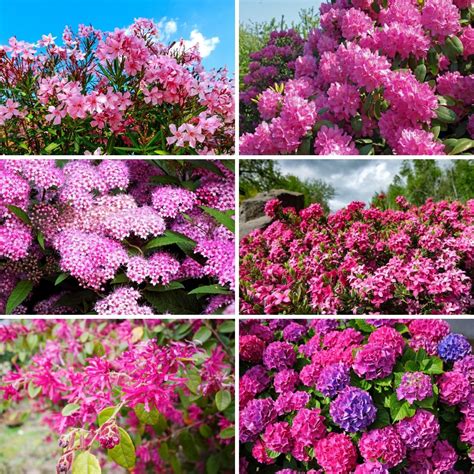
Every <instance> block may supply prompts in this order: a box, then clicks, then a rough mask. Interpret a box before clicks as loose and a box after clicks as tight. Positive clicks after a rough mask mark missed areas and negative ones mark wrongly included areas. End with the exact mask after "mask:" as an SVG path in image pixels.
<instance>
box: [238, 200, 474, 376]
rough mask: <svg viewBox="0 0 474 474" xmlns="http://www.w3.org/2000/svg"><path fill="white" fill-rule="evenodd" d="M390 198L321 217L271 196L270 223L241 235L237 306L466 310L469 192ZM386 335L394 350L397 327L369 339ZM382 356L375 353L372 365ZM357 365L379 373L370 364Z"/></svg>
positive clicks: (245, 309) (473, 254)
mask: <svg viewBox="0 0 474 474" xmlns="http://www.w3.org/2000/svg"><path fill="white" fill-rule="evenodd" d="M397 202H399V206H400V209H399V210H391V209H387V210H382V209H379V208H377V207H371V208H369V209H366V208H365V205H364V203H362V202H353V203H351V204H349V205H348V206H347V207H345V208H343V209H341V210H339V211H337V212H335V213H333V214H330V215H328V216H326V215H324V214H322V213H321V212H310V208H308V209H306V210H302V211H301V212H300V213H299V215H296V214H295V213H294V212H282V210H281V206H279V204H278V202H276V201H271V202H269V203H268V204H267V208H266V211H267V213H268V216H269V217H272V218H273V219H274V220H273V222H272V223H271V224H270V225H269V226H268V227H266V228H264V229H259V230H256V231H254V232H252V233H251V234H249V235H248V236H246V237H244V239H242V241H241V246H240V260H241V265H240V287H241V293H240V294H241V311H242V313H243V314H282V313H285V314H312V313H313V314H315V313H317V314H336V313H345V314H371V313H374V314H384V313H386V314H420V313H426V314H461V313H466V312H469V310H470V308H472V299H471V297H470V296H469V295H470V293H471V290H472V280H471V278H472V276H471V273H472V268H473V264H474V246H473V233H472V228H473V227H472V226H473V216H474V214H473V209H474V208H473V205H474V201H472V200H470V201H468V202H467V203H466V204H462V203H460V202H446V201H441V202H433V201H432V200H430V199H429V200H427V201H426V203H425V204H423V205H421V206H419V207H415V206H410V205H407V203H406V202H404V201H403V200H402V199H399V200H398V201H397ZM420 335H422V331H421V332H420ZM385 336H386V338H387V340H390V341H391V344H393V345H394V346H395V347H398V348H397V351H400V350H401V347H400V340H399V336H398V335H395V336H391V335H390V334H389V333H388V332H387V334H384V335H383V336H382V337H381V338H380V339H374V340H373V342H374V346H377V343H378V342H381V343H382V344H383V343H384V342H385ZM373 337H374V338H375V337H376V336H373ZM392 337H394V339H393V340H392ZM413 343H414V344H415V343H420V344H421V343H422V341H418V342H416V341H414V342H413ZM367 350H368V349H367ZM382 352H383V351H382ZM362 354H363V353H362ZM362 354H361V355H360V356H359V357H362ZM382 355H383V354H382V353H380V354H379V353H374V356H373V360H374V364H382V361H383V360H385V358H384V357H380V358H379V356H382ZM386 369H387V370H390V363H389V362H388V360H387V367H386ZM361 370H369V371H371V372H372V371H373V373H374V377H375V376H376V373H378V371H379V370H380V373H384V372H385V370H384V369H382V367H377V366H375V365H374V367H373V368H369V367H368V366H367V367H366V368H364V369H362V368H361Z"/></svg>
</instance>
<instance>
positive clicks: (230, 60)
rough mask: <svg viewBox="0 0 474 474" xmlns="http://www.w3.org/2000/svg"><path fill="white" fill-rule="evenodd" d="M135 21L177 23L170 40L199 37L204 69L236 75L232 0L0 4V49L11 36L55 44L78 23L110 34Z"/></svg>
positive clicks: (25, 0) (12, 0) (6, 0)
mask: <svg viewBox="0 0 474 474" xmlns="http://www.w3.org/2000/svg"><path fill="white" fill-rule="evenodd" d="M139 17H145V18H153V19H154V20H156V21H159V20H161V19H163V18H166V21H173V22H175V23H176V26H177V30H176V33H174V34H173V35H172V36H171V39H172V40H174V39H179V38H181V37H183V38H184V39H186V40H190V39H191V34H192V31H193V30H195V33H194V34H193V35H192V36H193V37H194V38H195V39H197V38H200V36H199V34H202V35H203V36H204V40H209V42H207V43H206V45H207V52H209V50H212V51H210V52H209V55H208V56H207V57H206V58H205V59H204V64H205V66H206V68H211V67H215V68H218V67H222V66H224V65H227V67H228V69H229V70H230V71H232V72H233V71H234V69H235V67H234V44H235V37H234V0H198V1H196V0H77V1H75V2H71V1H65V0H21V1H20V0H0V44H5V43H6V42H7V41H8V38H10V37H11V36H16V37H17V38H18V39H19V40H25V41H29V42H36V41H37V40H39V39H40V38H41V35H43V34H48V33H52V34H53V36H57V37H58V40H57V41H59V39H60V38H61V33H62V30H63V28H64V25H69V26H71V27H73V29H75V28H77V25H78V24H79V23H84V24H92V25H93V26H94V27H96V28H99V29H102V30H105V31H111V30H113V29H114V28H115V27H125V26H128V25H129V24H131V23H132V22H133V19H134V18H139ZM171 29H173V28H171ZM213 38H218V39H219V41H218V42H217V41H216V40H213Z"/></svg>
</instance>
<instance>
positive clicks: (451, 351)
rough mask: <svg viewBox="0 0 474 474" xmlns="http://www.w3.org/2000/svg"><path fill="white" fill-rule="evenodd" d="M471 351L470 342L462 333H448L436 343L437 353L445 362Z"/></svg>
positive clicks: (461, 356) (455, 359) (457, 358)
mask: <svg viewBox="0 0 474 474" xmlns="http://www.w3.org/2000/svg"><path fill="white" fill-rule="evenodd" d="M471 352H472V347H471V344H470V343H469V341H468V340H467V339H466V338H465V337H464V336H463V335H462V334H455V333H451V334H448V335H447V336H446V337H445V338H443V340H442V341H440V343H439V344H438V354H439V356H440V357H441V358H442V359H443V360H444V361H446V362H455V361H457V360H460V359H462V358H463V357H466V356H467V355H469V354H470V353H471Z"/></svg>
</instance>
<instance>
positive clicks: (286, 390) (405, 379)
mask: <svg viewBox="0 0 474 474" xmlns="http://www.w3.org/2000/svg"><path fill="white" fill-rule="evenodd" d="M295 324H297V325H298V326H302V327H303V328H304V331H302V332H301V334H300V337H299V338H298V339H297V340H294V341H292V342H288V340H287V339H286V338H285V336H284V333H285V329H286V328H288V327H292V326H293V325H295ZM240 334H241V336H240V337H241V338H242V339H244V340H245V343H244V345H243V346H241V348H240V369H241V374H240V385H239V391H240V393H239V406H240V442H241V449H240V454H241V456H242V460H241V463H240V465H241V472H242V473H243V474H246V473H250V472H258V471H260V470H266V469H271V470H272V472H276V473H285V474H286V473H288V474H297V473H300V472H313V473H323V472H324V473H332V474H351V473H385V474H388V473H389V472H392V470H394V471H393V472H406V473H420V474H421V473H442V472H443V473H444V472H453V473H454V472H468V471H469V469H470V467H471V466H472V457H473V453H474V437H473V436H472V433H473V425H472V422H471V419H472V400H473V399H474V385H473V384H472V380H473V373H474V363H473V356H472V355H471V348H470V349H469V350H467V349H466V351H465V353H463V355H462V356H461V357H460V358H459V359H457V360H456V362H453V360H446V359H444V360H443V359H442V358H440V357H439V356H438V355H437V351H441V352H442V351H443V347H444V346H445V342H443V341H444V340H445V339H446V338H448V337H449V336H452V335H454V336H456V337H457V338H458V343H459V345H460V346H461V347H464V346H466V343H468V342H467V339H466V338H465V337H464V336H462V335H459V334H453V333H451V332H450V328H449V325H448V324H447V323H446V322H445V321H442V320H434V319H425V320H408V319H386V320H384V319H377V320H361V319H353V320H336V319H333V320H289V319H286V320H284V319H272V320H256V319H253V320H241V321H240ZM419 338H424V339H426V341H429V342H430V343H431V344H432V345H434V347H435V348H436V351H435V353H433V354H429V353H428V352H427V351H426V350H425V349H423V348H420V347H416V348H413V344H412V341H413V340H419ZM395 341H396V342H395ZM377 345H380V346H381V347H380V349H378V348H377V347H375V349H374V346H377ZM466 347H467V346H466ZM469 347H470V346H469ZM367 348H369V349H370V350H369V351H368V352H367ZM374 350H375V353H377V352H378V353H380V355H379V358H380V359H387V358H388V357H389V356H388V354H390V364H389V365H387V364H386V362H384V361H382V362H380V364H379V366H380V367H383V368H384V370H383V371H381V372H374V371H373V370H369V371H365V372H361V371H360V366H361V358H360V356H359V354H361V353H364V352H367V353H370V354H373V351H374ZM249 354H252V357H249ZM376 359H377V358H376V357H375V356H374V358H372V356H371V357H370V358H368V359H367V358H366V356H363V358H362V360H364V361H370V365H371V366H373V364H374V363H375V360H376ZM385 368H386V370H385ZM374 373H376V374H377V376H376V377H374V376H373V375H374ZM457 440H461V441H462V443H459V442H457ZM288 464H289V465H290V466H291V468H288ZM308 469H310V470H308Z"/></svg>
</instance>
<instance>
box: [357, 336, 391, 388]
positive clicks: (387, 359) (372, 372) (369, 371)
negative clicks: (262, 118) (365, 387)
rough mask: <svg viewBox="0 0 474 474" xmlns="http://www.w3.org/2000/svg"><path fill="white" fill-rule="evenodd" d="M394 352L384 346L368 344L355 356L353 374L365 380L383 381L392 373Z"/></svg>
mask: <svg viewBox="0 0 474 474" xmlns="http://www.w3.org/2000/svg"><path fill="white" fill-rule="evenodd" d="M395 360H396V355H395V351H394V350H393V349H392V348H390V347H388V346H385V345H384V344H378V343H369V344H367V345H366V346H364V347H363V348H362V349H361V350H360V351H359V352H358V353H357V354H356V356H355V360H354V364H353V366H352V367H353V369H354V372H355V373H356V374H357V375H358V376H359V377H362V378H365V379H366V380H374V379H383V378H384V377H387V376H388V375H390V374H391V373H392V370H393V366H394V365H395Z"/></svg>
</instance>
